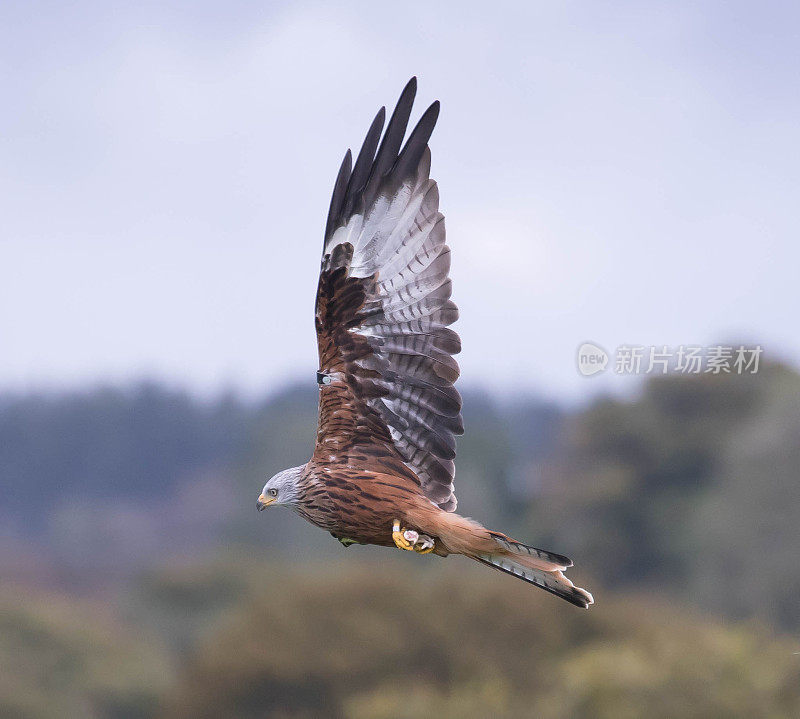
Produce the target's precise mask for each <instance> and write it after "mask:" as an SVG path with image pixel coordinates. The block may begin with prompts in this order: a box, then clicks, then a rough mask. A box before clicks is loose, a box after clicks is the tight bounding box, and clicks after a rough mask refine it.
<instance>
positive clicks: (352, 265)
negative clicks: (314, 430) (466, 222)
mask: <svg viewBox="0 0 800 719" xmlns="http://www.w3.org/2000/svg"><path fill="white" fill-rule="evenodd" d="M415 94H416V79H415V78H412V79H411V81H409V83H408V84H407V85H406V87H405V88H404V90H403V92H402V94H401V95H400V99H399V100H398V103H397V106H396V107H395V109H394V112H393V113H392V116H391V118H390V120H389V123H388V125H387V126H386V131H385V132H384V133H383V137H382V138H381V131H382V129H383V124H384V118H385V110H384V108H381V110H380V111H379V112H378V114H377V115H376V116H375V119H374V120H373V122H372V125H371V126H370V128H369V131H368V132H367V135H366V138H365V139H364V142H363V144H362V146H361V150H360V152H359V154H358V157H357V158H356V161H355V165H353V164H352V157H351V154H350V152H349V151H348V153H347V154H346V155H345V159H344V161H343V162H342V166H341V168H340V170H339V174H338V176H337V179H336V183H335V185H334V191H333V197H332V199H331V206H330V210H329V213H328V220H327V223H326V227H325V244H324V250H323V257H322V268H321V272H320V281H319V287H318V290H317V307H316V327H317V339H318V345H319V354H320V372H322V373H323V374H327V375H329V376H330V379H331V381H330V383H329V384H324V385H321V386H320V392H321V396H320V420H319V428H318V434H317V448H316V450H315V453H317V454H321V455H325V457H330V456H331V455H335V454H336V453H341V452H344V451H350V450H352V449H353V448H354V447H358V448H359V449H360V450H362V451H364V452H367V453H371V454H373V455H376V454H377V455H383V456H389V457H395V458H396V459H397V460H399V462H400V463H402V466H404V467H405V468H406V470H407V471H409V472H410V473H412V474H413V476H414V478H415V479H416V480H418V481H419V483H420V486H421V488H422V491H423V492H424V493H425V495H426V496H427V497H428V498H429V499H430V500H431V501H432V502H434V503H435V504H438V505H439V506H440V507H442V508H443V509H447V510H452V509H455V506H456V499H455V495H454V494H453V477H454V475H455V465H454V463H453V458H454V457H455V454H456V442H455V436H456V435H458V434H461V433H463V429H464V428H463V421H462V418H461V396H460V395H459V393H458V391H457V390H456V389H455V387H454V386H453V385H454V383H455V381H456V379H457V378H458V375H459V368H458V364H457V363H456V361H455V359H454V358H453V355H455V354H457V353H458V352H459V351H460V350H461V341H460V339H459V337H458V334H456V332H454V331H453V330H452V329H450V327H449V325H451V324H452V323H453V322H455V321H456V319H457V318H458V309H457V308H456V306H455V304H454V303H453V302H452V301H451V299H450V295H451V293H452V284H451V282H450V279H449V272H450V248H449V247H448V246H447V244H446V241H445V224H444V217H443V216H442V214H441V213H440V212H439V190H438V188H437V186H436V183H435V182H434V181H433V180H431V179H430V177H429V172H430V161H431V158H430V149H429V147H428V141H429V139H430V137H431V133H432V132H433V129H434V127H435V125H436V121H437V118H438V115H439V103H438V102H434V103H433V104H432V105H431V106H430V107H429V108H428V109H427V110H426V111H425V112H424V113H423V115H422V117H421V118H420V120H419V122H418V123H417V124H416V126H415V127H414V129H413V130H412V132H411V134H410V135H409V137H408V139H407V140H406V142H405V145H403V138H404V137H405V134H406V129H407V126H408V121H409V118H410V115H411V109H412V106H413V103H414V96H415ZM401 148H402V149H401Z"/></svg>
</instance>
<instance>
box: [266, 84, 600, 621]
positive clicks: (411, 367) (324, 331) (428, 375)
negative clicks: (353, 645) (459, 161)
mask: <svg viewBox="0 0 800 719" xmlns="http://www.w3.org/2000/svg"><path fill="white" fill-rule="evenodd" d="M415 92H416V79H414V78H412V80H411V81H410V82H409V83H408V85H407V86H406V88H405V89H404V90H403V93H402V94H401V96H400V99H399V101H398V103H397V107H396V108H395V110H394V113H393V114H392V117H391V119H390V120H389V124H388V125H387V127H386V131H385V133H383V137H382V139H381V132H382V130H383V124H384V114H385V113H384V109H383V108H381V110H380V111H379V112H378V114H377V116H376V117H375V120H374V121H373V123H372V125H371V126H370V129H369V131H368V133H367V136H366V139H365V140H364V143H363V145H362V148H361V151H360V152H359V155H358V158H357V160H356V162H355V165H354V166H352V164H351V163H352V159H351V154H350V151H349V150H348V152H347V154H346V155H345V158H344V161H343V163H342V166H341V168H340V170H339V174H338V177H337V180H336V184H335V186H334V191H333V197H332V199H331V206H330V210H329V213H328V221H327V225H326V229H325V244H324V248H323V257H322V265H321V269H320V277H319V285H318V289H317V302H316V313H315V324H316V331H317V341H318V349H319V362H320V365H319V372H318V375H317V378H318V381H319V383H320V399H319V424H318V429H317V438H316V445H315V448H314V453H313V455H312V457H311V460H310V461H309V462H308V463H307V464H305V465H303V466H302V467H296V468H292V469H289V470H285V471H284V472H281V473H279V474H277V475H275V477H273V478H272V479H270V480H269V481H268V482H267V484H266V485H265V487H264V491H263V492H262V495H261V497H259V508H260V509H262V508H263V507H264V506H266V505H267V504H271V503H277V504H286V505H288V506H290V507H291V508H292V509H294V510H295V511H296V512H297V513H298V514H300V515H301V516H303V517H304V518H305V519H307V520H308V521H310V522H311V523H313V524H315V525H317V526H319V527H321V528H323V529H326V530H327V531H329V532H330V533H331V534H333V535H334V536H335V537H337V538H338V539H339V540H340V541H343V543H344V542H356V543H360V544H377V545H381V546H394V545H395V544H397V546H402V548H406V549H407V548H410V546H411V545H414V542H413V541H412V542H411V545H409V546H406V544H407V543H406V542H405V541H404V540H403V539H402V538H399V539H398V537H396V536H394V535H393V531H392V528H393V523H394V522H396V521H398V522H399V524H400V525H402V527H403V528H407V529H409V530H415V532H416V533H419V534H421V535H424V536H426V537H427V538H428V539H430V540H432V541H433V551H434V552H435V553H436V554H438V555H440V556H447V555H448V554H463V555H465V556H467V557H470V558H472V559H475V560H476V561H479V562H482V563H484V564H487V565H489V566H491V567H493V568H495V569H499V570H500V571H503V572H506V573H508V574H513V575H515V576H518V577H520V578H521V579H524V580H526V581H528V582H531V583H533V584H535V585H537V586H540V587H542V588H543V589H546V590H547V591H550V592H552V593H554V594H556V595H558V596H560V597H562V598H564V599H566V600H567V601H570V602H572V603H573V604H577V605H578V606H583V607H588V606H589V604H591V603H592V601H593V600H592V597H591V595H590V594H589V593H588V592H586V591H585V590H583V589H579V588H577V587H574V586H573V584H572V582H570V581H569V580H568V579H567V578H566V577H565V576H564V574H563V570H564V569H566V568H567V567H569V566H571V565H572V562H571V561H570V560H569V559H567V558H566V557H563V556H561V555H558V554H553V553H551V552H546V551H543V550H539V549H535V548H533V547H529V546H527V545H524V544H522V543H520V542H516V541H515V540H512V539H510V538H508V537H506V536H505V535H503V534H500V533H498V532H491V531H489V530H487V529H486V528H484V527H482V526H481V525H480V524H478V523H477V522H474V521H472V520H470V519H466V518H464V517H461V516H459V515H457V514H455V513H454V512H453V510H454V509H455V506H456V498H455V495H454V493H453V477H454V475H455V464H454V462H453V459H454V458H455V435H457V434H461V433H462V432H463V424H462V419H461V396H460V395H459V393H458V391H457V390H456V389H455V387H454V386H453V385H454V382H455V381H456V379H457V378H458V374H459V370H458V364H457V363H456V361H455V360H454V359H453V355H454V354H457V353H458V352H459V351H460V349H461V343H460V340H459V338H458V335H457V334H456V333H455V332H453V331H452V330H451V329H450V328H449V325H451V324H452V323H453V322H454V321H455V320H456V319H457V317H458V310H457V308H456V306H455V305H454V304H453V302H452V301H451V300H450V294H451V289H452V286H451V282H450V279H449V277H448V275H449V269H450V249H449V248H448V247H447V245H446V244H445V232H444V218H443V216H442V215H441V213H440V212H439V207H438V206H439V194H438V189H437V186H436V183H435V182H434V181H433V180H431V179H429V176H428V173H429V170H430V150H429V148H428V140H429V138H430V135H431V133H432V132H433V128H434V125H435V124H436V119H437V117H438V113H439V103H438V102H435V103H433V105H431V106H430V107H429V108H428V109H427V110H426V111H425V113H424V114H423V115H422V117H421V119H420V120H419V122H418V124H417V125H416V127H415V129H414V130H413V131H412V133H411V135H410V136H409V138H408V140H407V141H406V143H405V145H403V146H402V149H401V145H402V143H403V138H404V136H405V133H406V127H407V125H408V120H409V116H410V113H411V107H412V104H413V101H414V95H415ZM379 141H380V144H379ZM417 549H419V548H418V547H417Z"/></svg>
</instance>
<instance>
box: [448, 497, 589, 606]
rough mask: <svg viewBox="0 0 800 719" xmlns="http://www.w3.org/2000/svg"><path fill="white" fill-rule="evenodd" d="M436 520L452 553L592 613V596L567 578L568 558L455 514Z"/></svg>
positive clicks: (570, 562) (569, 562) (570, 564)
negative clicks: (508, 575)
mask: <svg viewBox="0 0 800 719" xmlns="http://www.w3.org/2000/svg"><path fill="white" fill-rule="evenodd" d="M436 519H437V524H438V527H437V536H438V537H439V539H440V540H441V541H442V542H443V543H444V545H445V548H446V550H447V551H448V552H449V553H453V554H463V555H464V556H466V557H469V558H470V559H474V560H475V561H476V562H480V563H481V564H486V565H487V566H489V567H492V568H493V569H497V570H498V571H500V572H505V573H506V574H510V575H512V576H514V577H518V578H519V579H522V580H523V581H526V582H529V583H530V584H533V585H535V586H537V587H540V588H541V589H544V590H545V591H546V592H550V593H551V594H555V595H556V596H557V597H561V598H562V599H565V600H566V601H568V602H570V604H574V605H575V606H578V607H583V608H584V609H588V608H589V605H590V604H593V603H594V599H593V598H592V595H591V594H589V592H587V591H586V590H585V589H581V588H580V587H576V586H575V585H574V584H573V583H572V582H571V581H570V580H569V579H568V578H567V577H566V576H565V575H564V571H565V570H566V569H567V568H569V567H571V566H572V561H571V560H570V559H568V558H567V557H564V556H562V555H560V554H554V553H553V552H547V551H545V550H544V549H537V548H536V547H531V546H529V545H527V544H523V543H522V542H518V541H516V540H515V539H511V538H510V537H507V536H506V535H505V534H502V533H501V532H492V531H490V530H488V529H486V528H485V527H483V526H481V525H480V524H478V523H477V522H475V521H473V520H471V519H467V518H466V517H461V516H459V515H457V514H455V513H449V512H441V513H440V514H437V517H436Z"/></svg>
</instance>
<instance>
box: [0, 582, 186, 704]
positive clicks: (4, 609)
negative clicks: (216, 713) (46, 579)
mask: <svg viewBox="0 0 800 719" xmlns="http://www.w3.org/2000/svg"><path fill="white" fill-rule="evenodd" d="M106 614H107V613H106V612H104V611H103V610H102V607H101V606H100V605H99V604H97V605H87V603H86V602H85V601H84V602H76V601H74V600H65V599H63V598H60V597H57V596H54V595H52V594H49V593H48V594H37V595H33V594H31V593H30V592H22V591H19V592H11V591H9V590H6V591H4V592H3V593H2V594H1V595H0V667H2V671H0V716H2V717H9V719H10V718H12V717H15V718H16V717H18V718H19V719H23V718H25V719H28V718H30V719H50V718H52V719H61V718H62V717H86V718H87V719H93V718H94V717H97V718H98V719H99V718H100V717H103V718H108V719H138V718H140V717H141V718H144V717H149V716H152V714H153V712H154V711H155V709H156V708H157V706H158V701H159V698H160V696H161V694H162V693H163V692H164V690H165V689H166V687H167V685H168V683H169V681H170V679H171V675H172V668H171V663H170V661H169V660H168V655H167V653H166V651H165V649H164V648H163V647H162V646H161V645H160V644H159V643H158V642H157V641H154V639H153V638H152V637H149V638H148V637H142V636H141V632H139V633H138V634H139V636H133V632H132V631H131V630H124V629H122V628H121V627H120V626H119V624H118V623H116V622H114V621H112V620H111V619H110V618H109V617H108V616H106Z"/></svg>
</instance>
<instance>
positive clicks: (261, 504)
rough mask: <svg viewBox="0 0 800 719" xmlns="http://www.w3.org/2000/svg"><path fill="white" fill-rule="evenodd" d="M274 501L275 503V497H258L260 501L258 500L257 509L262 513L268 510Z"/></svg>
mask: <svg viewBox="0 0 800 719" xmlns="http://www.w3.org/2000/svg"><path fill="white" fill-rule="evenodd" d="M274 501H275V497H267V496H266V495H264V494H260V495H259V496H258V499H257V500H256V509H257V510H258V511H259V512H260V511H262V510H263V509H266V508H267V507H268V506H269V505H270V504H272V503H273V502H274Z"/></svg>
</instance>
